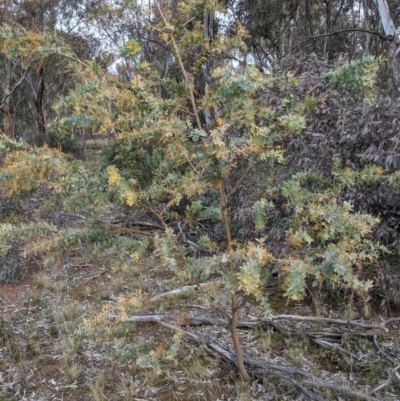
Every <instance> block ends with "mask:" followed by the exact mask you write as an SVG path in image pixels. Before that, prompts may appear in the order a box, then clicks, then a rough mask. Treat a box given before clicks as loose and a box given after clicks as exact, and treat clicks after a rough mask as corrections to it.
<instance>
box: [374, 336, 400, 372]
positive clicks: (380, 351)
mask: <svg viewBox="0 0 400 401" xmlns="http://www.w3.org/2000/svg"><path fill="white" fill-rule="evenodd" d="M372 338H373V340H374V344H375V347H376V348H377V349H378V351H379V353H381V354H382V355H383V356H384V357H385V358H386V359H388V360H389V361H390V362H392V363H393V364H394V365H397V364H398V362H397V361H396V360H395V359H393V358H392V357H391V356H390V355H388V354H387V353H386V352H385V350H384V349H383V348H382V347H381V346H380V345H379V343H378V337H377V335H376V334H374V335H373V336H372Z"/></svg>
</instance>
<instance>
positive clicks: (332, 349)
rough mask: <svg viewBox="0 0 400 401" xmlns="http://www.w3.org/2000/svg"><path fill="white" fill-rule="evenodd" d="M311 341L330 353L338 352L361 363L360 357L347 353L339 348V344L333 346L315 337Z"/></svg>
mask: <svg viewBox="0 0 400 401" xmlns="http://www.w3.org/2000/svg"><path fill="white" fill-rule="evenodd" d="M311 341H312V342H313V343H315V344H318V345H320V346H321V347H324V348H327V349H329V350H330V351H333V352H335V351H338V352H340V353H342V354H344V355H347V356H350V357H351V358H353V359H355V360H356V361H361V359H362V358H360V357H359V356H357V355H356V354H354V353H352V352H350V351H347V350H346V349H344V348H343V347H341V346H339V344H332V343H330V342H328V341H325V340H321V339H320V338H313V337H311Z"/></svg>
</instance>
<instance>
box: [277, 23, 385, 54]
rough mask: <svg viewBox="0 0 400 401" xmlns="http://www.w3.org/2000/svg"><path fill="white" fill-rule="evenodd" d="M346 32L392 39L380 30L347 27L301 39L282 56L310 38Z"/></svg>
mask: <svg viewBox="0 0 400 401" xmlns="http://www.w3.org/2000/svg"><path fill="white" fill-rule="evenodd" d="M347 32H364V33H369V34H371V35H377V36H379V37H380V38H381V39H382V40H389V41H392V40H393V37H392V36H387V35H383V34H382V33H380V32H377V31H370V30H369V29H363V28H349V29H341V30H340V31H335V32H330V33H324V34H322V35H315V36H310V37H309V38H307V39H305V40H302V41H301V42H299V43H297V44H295V45H294V46H292V47H291V48H290V49H289V50H288V51H287V52H286V53H285V55H284V56H283V57H282V58H285V57H286V56H287V55H288V54H290V53H291V52H292V51H293V50H294V49H296V48H297V47H299V46H301V45H304V44H305V43H307V42H309V41H310V40H315V39H319V38H326V37H327V36H333V35H339V34H340V33H347Z"/></svg>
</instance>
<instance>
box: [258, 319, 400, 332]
mask: <svg viewBox="0 0 400 401" xmlns="http://www.w3.org/2000/svg"><path fill="white" fill-rule="evenodd" d="M285 319H286V320H297V321H308V322H322V323H332V324H341V325H347V326H355V327H361V328H363V329H379V330H383V331H386V332H388V331H389V330H388V329H387V328H386V327H385V326H386V325H387V324H388V323H391V322H396V321H400V317H393V318H391V319H388V320H385V321H383V322H382V323H380V324H365V323H360V322H356V321H354V320H341V319H331V318H323V317H314V316H297V315H277V316H272V317H270V318H268V319H262V321H264V322H268V321H274V320H285Z"/></svg>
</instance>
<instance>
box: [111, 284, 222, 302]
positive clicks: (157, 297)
mask: <svg viewBox="0 0 400 401" xmlns="http://www.w3.org/2000/svg"><path fill="white" fill-rule="evenodd" d="M218 282H219V281H218V280H214V281H209V282H207V283H199V284H194V285H185V286H184V287H180V288H176V289H175V290H172V291H168V292H163V293H161V294H157V295H154V296H153V297H151V298H149V299H144V298H143V299H141V301H146V302H156V301H159V300H161V299H163V298H167V297H170V296H172V295H178V294H182V293H184V292H188V291H191V290H200V289H201V288H206V287H208V286H210V285H213V284H217V283H218ZM109 299H110V300H111V301H113V302H117V301H118V297H116V296H115V295H111V296H110V297H109Z"/></svg>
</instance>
